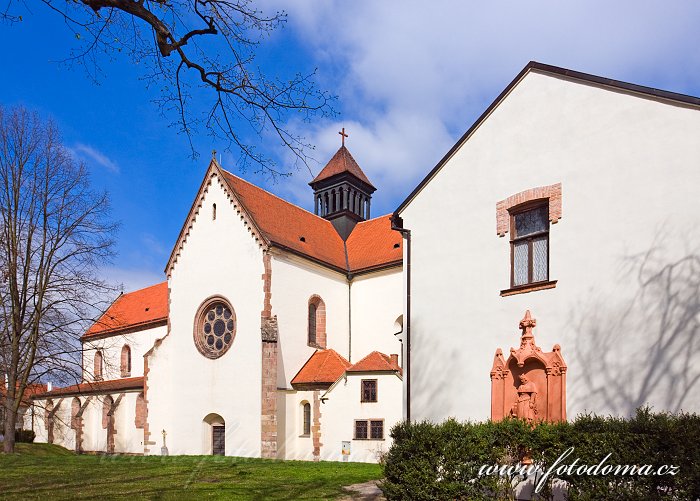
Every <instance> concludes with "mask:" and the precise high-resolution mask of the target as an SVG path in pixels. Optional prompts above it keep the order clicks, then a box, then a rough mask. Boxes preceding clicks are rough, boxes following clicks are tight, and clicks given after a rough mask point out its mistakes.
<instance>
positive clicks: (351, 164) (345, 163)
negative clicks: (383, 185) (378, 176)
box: [309, 145, 376, 189]
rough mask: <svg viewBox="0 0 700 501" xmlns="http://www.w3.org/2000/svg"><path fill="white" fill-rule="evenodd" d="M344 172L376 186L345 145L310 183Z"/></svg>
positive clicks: (371, 185)
mask: <svg viewBox="0 0 700 501" xmlns="http://www.w3.org/2000/svg"><path fill="white" fill-rule="evenodd" d="M344 172H347V173H349V174H352V175H353V176H355V177H356V178H357V179H359V180H360V181H362V182H363V183H366V184H368V185H369V186H370V187H372V188H375V187H374V185H373V184H372V183H371V182H370V180H369V179H367V176H366V175H365V173H364V172H362V169H360V166H359V165H358V164H357V162H356V161H355V159H354V158H353V157H352V155H351V154H350V151H348V149H347V148H346V147H345V145H343V146H341V147H340V148H339V149H338V151H336V152H335V155H333V158H331V159H330V161H329V162H328V163H327V164H326V166H325V167H324V168H323V169H322V170H321V172H319V174H318V176H316V177H315V178H314V180H313V181H311V182H310V183H309V184H310V185H312V186H313V185H314V184H316V183H318V182H319V181H323V180H324V179H328V178H330V177H333V176H336V175H338V174H342V173H344ZM375 189H376V188H375Z"/></svg>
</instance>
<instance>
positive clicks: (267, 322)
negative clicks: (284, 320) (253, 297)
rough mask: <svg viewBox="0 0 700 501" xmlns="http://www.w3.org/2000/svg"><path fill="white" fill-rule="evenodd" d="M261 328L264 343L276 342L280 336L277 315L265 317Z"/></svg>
mask: <svg viewBox="0 0 700 501" xmlns="http://www.w3.org/2000/svg"><path fill="white" fill-rule="evenodd" d="M260 330H261V334H262V341H263V342H264V343H276V342H277V337H278V327H277V315H275V316H273V317H271V318H264V319H263V321H262V326H261V327H260Z"/></svg>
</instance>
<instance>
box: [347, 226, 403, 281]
mask: <svg viewBox="0 0 700 501" xmlns="http://www.w3.org/2000/svg"><path fill="white" fill-rule="evenodd" d="M402 240H403V239H402V238H401V233H399V232H398V231H395V230H392V229H391V216H389V215H386V216H381V217H377V218H374V219H370V220H368V221H362V222H359V223H357V226H355V228H354V229H353V230H352V233H350V236H349V237H348V240H347V249H348V264H349V265H350V271H353V272H357V271H361V270H364V269H368V268H374V267H377V266H384V265H386V264H389V263H400V262H401V261H402V260H403V249H402V247H401V246H402V245H403V242H402Z"/></svg>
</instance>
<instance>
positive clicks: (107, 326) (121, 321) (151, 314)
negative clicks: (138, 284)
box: [83, 282, 168, 339]
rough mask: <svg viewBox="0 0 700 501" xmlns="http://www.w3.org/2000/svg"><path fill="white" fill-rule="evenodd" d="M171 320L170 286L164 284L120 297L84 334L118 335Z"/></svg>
mask: <svg viewBox="0 0 700 501" xmlns="http://www.w3.org/2000/svg"><path fill="white" fill-rule="evenodd" d="M167 319H168V283H167V282H162V283H159V284H156V285H151V286H150V287H146V288H145V289H140V290H137V291H134V292H129V293H127V294H122V295H121V296H119V297H118V298H117V299H116V301H114V303H112V306H110V307H109V308H108V309H107V311H106V312H104V314H103V315H102V316H101V317H100V318H99V320H97V322H95V323H94V324H93V325H92V327H90V328H89V329H88V331H87V332H86V333H85V335H83V339H85V338H89V337H92V336H97V335H102V334H109V333H117V332H120V331H123V330H126V329H133V328H137V327H141V326H144V327H145V326H147V325H149V324H152V323H154V322H159V321H166V320H167Z"/></svg>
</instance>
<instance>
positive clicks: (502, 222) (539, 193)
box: [496, 183, 562, 297]
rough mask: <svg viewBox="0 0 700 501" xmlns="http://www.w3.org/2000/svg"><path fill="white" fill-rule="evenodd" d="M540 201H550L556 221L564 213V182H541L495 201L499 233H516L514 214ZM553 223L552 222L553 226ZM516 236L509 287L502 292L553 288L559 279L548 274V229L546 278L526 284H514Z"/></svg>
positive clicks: (551, 215)
mask: <svg viewBox="0 0 700 501" xmlns="http://www.w3.org/2000/svg"><path fill="white" fill-rule="evenodd" d="M538 204H542V205H544V204H547V211H548V215H549V218H548V219H549V223H550V225H552V224H557V223H558V222H559V219H561V217H562V188H561V183H556V184H551V185H548V186H539V187H536V188H530V189H528V190H524V191H521V192H519V193H516V194H514V195H511V196H509V197H508V198H505V199H504V200H501V201H499V202H498V203H496V234H497V235H498V236H499V237H504V236H505V235H506V233H508V232H509V231H510V232H511V236H512V234H513V227H512V226H513V216H514V215H515V214H518V213H520V212H522V211H524V210H530V209H532V208H535V207H536V206H537V205H538ZM550 227H551V226H550ZM512 242H513V238H511V245H510V247H511V249H510V274H509V276H510V287H509V288H508V289H503V290H502V291H501V292H500V295H501V296H502V297H505V296H512V295H515V294H524V293H527V292H534V291H538V290H545V289H553V288H554V287H556V285H557V281H556V280H551V279H550V278H549V260H550V252H549V233H548V243H547V273H548V279H547V281H542V282H533V283H527V284H523V285H518V286H514V285H513V245H512Z"/></svg>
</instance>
